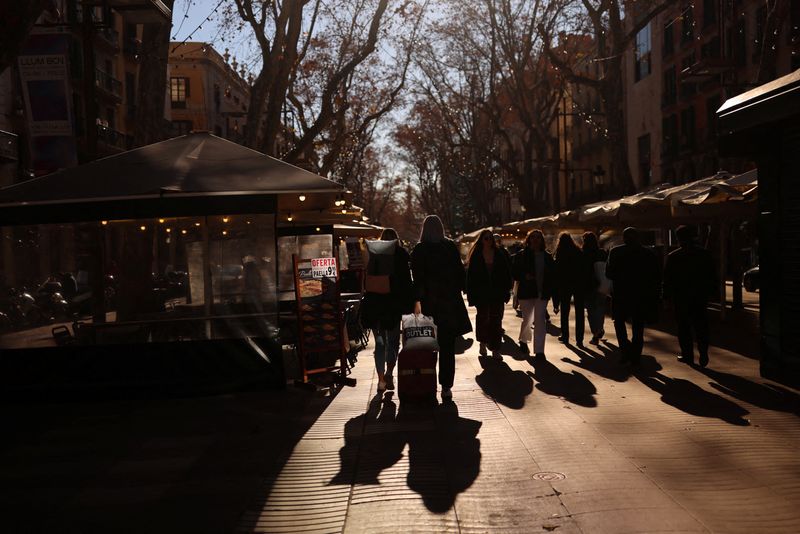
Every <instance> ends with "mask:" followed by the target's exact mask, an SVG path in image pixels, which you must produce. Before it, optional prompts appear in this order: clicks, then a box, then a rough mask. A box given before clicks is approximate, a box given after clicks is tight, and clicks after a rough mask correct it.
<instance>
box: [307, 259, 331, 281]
mask: <svg viewBox="0 0 800 534" xmlns="http://www.w3.org/2000/svg"><path fill="white" fill-rule="evenodd" d="M311 277H312V278H336V258H314V259H312V260H311Z"/></svg>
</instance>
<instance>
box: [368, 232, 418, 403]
mask: <svg viewBox="0 0 800 534" xmlns="http://www.w3.org/2000/svg"><path fill="white" fill-rule="evenodd" d="M380 238H381V240H382V241H397V243H396V246H395V250H394V268H393V269H392V274H391V275H389V293H385V294H384V293H372V292H369V291H367V292H365V293H364V298H363V299H362V301H361V325H362V326H363V327H365V328H369V329H370V330H372V333H373V334H374V335H375V371H376V372H377V373H378V391H384V390H386V389H394V368H395V365H396V364H397V354H398V353H399V351H400V320H401V318H402V316H403V315H405V314H408V313H411V311H412V308H413V300H412V299H413V296H412V291H413V284H412V282H411V270H410V268H409V262H410V261H411V257H410V256H409V254H408V252H406V249H404V248H403V247H402V246H401V245H400V242H399V240H398V236H397V232H395V230H394V229H393V228H384V229H383V232H381V237H380Z"/></svg>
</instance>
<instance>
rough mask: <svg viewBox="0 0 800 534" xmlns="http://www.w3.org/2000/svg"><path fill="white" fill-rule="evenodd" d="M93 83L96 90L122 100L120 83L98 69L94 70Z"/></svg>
mask: <svg viewBox="0 0 800 534" xmlns="http://www.w3.org/2000/svg"><path fill="white" fill-rule="evenodd" d="M94 81H95V84H96V85H97V87H98V88H100V89H102V90H104V91H106V92H107V93H109V94H111V95H112V96H115V97H117V98H122V82H121V81H119V80H118V79H116V78H114V77H113V76H111V75H110V74H109V73H107V72H105V71H102V70H100V69H95V73H94Z"/></svg>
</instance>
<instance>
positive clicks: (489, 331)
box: [467, 230, 512, 360]
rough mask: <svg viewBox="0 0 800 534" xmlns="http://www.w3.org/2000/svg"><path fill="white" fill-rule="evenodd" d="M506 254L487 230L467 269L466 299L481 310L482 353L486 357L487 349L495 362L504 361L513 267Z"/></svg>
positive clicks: (479, 337) (478, 319)
mask: <svg viewBox="0 0 800 534" xmlns="http://www.w3.org/2000/svg"><path fill="white" fill-rule="evenodd" d="M506 254H507V253H504V251H503V250H501V249H500V248H498V246H497V242H496V241H495V239H494V236H492V233H491V232H490V231H489V230H484V231H483V232H481V234H480V236H479V237H478V240H477V241H476V242H475V244H473V245H472V249H471V250H470V252H469V267H468V269H467V300H468V302H469V305H470V306H475V308H476V309H477V311H478V313H477V316H476V317H475V332H476V335H475V338H476V339H477V340H478V343H480V354H481V356H486V348H487V347H488V348H489V350H491V351H492V357H493V358H494V359H496V360H501V359H502V358H503V357H502V356H501V354H500V344H501V343H502V340H503V312H504V311H505V304H506V302H508V300H509V298H510V297H511V284H512V280H511V266H510V265H509V262H508V259H507V255H506Z"/></svg>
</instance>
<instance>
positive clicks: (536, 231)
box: [525, 228, 547, 252]
mask: <svg viewBox="0 0 800 534" xmlns="http://www.w3.org/2000/svg"><path fill="white" fill-rule="evenodd" d="M534 235H537V236H539V239H541V241H542V252H547V243H546V242H545V240H544V233H542V231H541V230H539V229H538V228H534V229H533V230H531V231H530V232H528V235H526V236H525V248H530V249H531V250H533V247H531V237H533V236H534Z"/></svg>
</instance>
